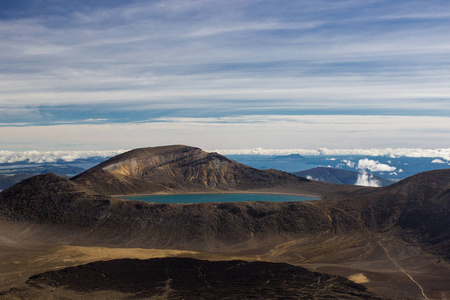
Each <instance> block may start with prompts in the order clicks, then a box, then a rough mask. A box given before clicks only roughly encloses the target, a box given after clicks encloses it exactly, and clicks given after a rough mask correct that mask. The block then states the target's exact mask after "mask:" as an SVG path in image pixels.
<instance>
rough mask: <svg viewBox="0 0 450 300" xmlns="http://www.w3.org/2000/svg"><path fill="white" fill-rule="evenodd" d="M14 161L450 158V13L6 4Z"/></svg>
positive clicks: (5, 116)
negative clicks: (287, 154)
mask: <svg viewBox="0 0 450 300" xmlns="http://www.w3.org/2000/svg"><path fill="white" fill-rule="evenodd" d="M0 49H1V51H0V132H1V134H0V150H30V149H37V150H67V149H70V150H88V149H98V150H102V149H124V148H125V149H129V148H135V147H144V146H154V145H161V144H178V143H183V144H190V145H195V146H200V147H202V148H207V149H244V148H254V147H266V148H272V149H273V148H305V149H314V148H319V147H329V148H368V147H376V148H382V147H421V148H447V147H450V144H449V141H450V84H449V82H450V2H449V1H375V0H374V1H354V0H349V1H321V0H318V1H300V0H296V1H245V0H244V1H243V0H240V1H233V0H231V1H215V0H211V1H203V0H198V1H195V0H194V1H184V0H169V1H106V0H105V1H82V0H78V1H62V0H47V1H44V0H14V1H10V0H2V1H0Z"/></svg>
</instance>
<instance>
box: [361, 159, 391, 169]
mask: <svg viewBox="0 0 450 300" xmlns="http://www.w3.org/2000/svg"><path fill="white" fill-rule="evenodd" d="M357 168H358V169H361V170H369V171H371V172H393V171H395V170H396V169H397V168H396V167H392V166H389V165H386V164H382V163H380V162H379V161H376V160H372V159H367V158H364V159H360V160H359V161H358V166H357Z"/></svg>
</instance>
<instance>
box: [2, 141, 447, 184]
mask: <svg viewBox="0 0 450 300" xmlns="http://www.w3.org/2000/svg"><path fill="white" fill-rule="evenodd" d="M126 151H129V150H124V149H120V150H102V151H95V150H94V151H36V150H34V151H0V163H3V164H4V163H17V162H23V161H27V162H29V163H55V162H58V161H63V162H72V161H75V160H78V159H88V158H92V157H101V158H109V157H112V156H116V155H119V154H122V153H124V152H126ZM212 151H214V152H218V153H220V154H222V155H275V156H276V155H290V154H301V155H307V156H330V155H333V156H352V155H357V156H369V157H377V156H378V157H380V156H385V157H392V158H398V157H414V158H420V157H426V158H435V159H434V160H433V161H432V162H431V163H439V164H449V165H450V148H449V149H325V148H321V149H317V150H307V149H262V148H256V149H238V150H212ZM332 160H334V161H335V160H336V158H332ZM342 162H344V163H346V164H347V166H348V167H350V168H355V169H357V170H360V171H363V172H365V171H367V170H368V171H370V172H393V171H396V169H397V168H396V167H393V166H390V165H387V164H383V163H380V162H379V161H376V160H373V159H368V158H364V159H359V160H358V162H352V161H349V160H342ZM399 172H403V171H402V170H401V169H400V170H399ZM363 179H364V178H363Z"/></svg>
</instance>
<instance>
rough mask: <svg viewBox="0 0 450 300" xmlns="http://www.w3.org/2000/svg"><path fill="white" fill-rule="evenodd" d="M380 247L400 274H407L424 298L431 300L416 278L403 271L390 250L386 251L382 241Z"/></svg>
mask: <svg viewBox="0 0 450 300" xmlns="http://www.w3.org/2000/svg"><path fill="white" fill-rule="evenodd" d="M378 245H380V247H381V248H383V250H384V252H385V253H386V256H387V258H388V259H389V260H390V261H391V262H392V263H393V264H394V266H396V267H397V269H399V270H400V272H402V273H403V274H405V275H406V276H408V278H409V279H410V280H411V281H412V282H413V283H414V284H415V285H417V287H418V288H419V289H420V292H421V293H422V296H423V298H424V299H426V300H431V299H430V298H428V297H427V295H426V294H425V291H424V289H423V287H422V286H421V285H420V284H419V283H418V282H417V281H416V280H414V278H413V277H412V276H411V275H409V274H408V273H407V272H406V271H405V269H403V268H402V267H401V266H400V265H399V263H398V262H397V261H396V260H395V259H394V258H392V256H391V255H390V254H389V252H388V250H387V249H386V247H384V245H383V244H382V243H381V241H378Z"/></svg>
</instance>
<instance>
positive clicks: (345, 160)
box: [342, 159, 356, 168]
mask: <svg viewBox="0 0 450 300" xmlns="http://www.w3.org/2000/svg"><path fill="white" fill-rule="evenodd" d="M342 162H344V163H345V165H346V166H347V167H349V168H354V167H355V165H356V163H355V162H353V161H351V160H347V159H343V160H342Z"/></svg>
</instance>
